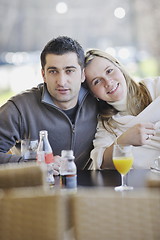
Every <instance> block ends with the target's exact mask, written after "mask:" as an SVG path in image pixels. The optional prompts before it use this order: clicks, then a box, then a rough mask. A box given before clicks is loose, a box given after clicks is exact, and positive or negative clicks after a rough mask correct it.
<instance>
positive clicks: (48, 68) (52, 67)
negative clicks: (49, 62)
mask: <svg viewBox="0 0 160 240" xmlns="http://www.w3.org/2000/svg"><path fill="white" fill-rule="evenodd" d="M50 69H57V68H56V67H48V68H47V70H50Z"/></svg>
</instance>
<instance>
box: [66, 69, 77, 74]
mask: <svg viewBox="0 0 160 240" xmlns="http://www.w3.org/2000/svg"><path fill="white" fill-rule="evenodd" d="M72 72H75V70H74V69H68V70H66V73H72Z"/></svg>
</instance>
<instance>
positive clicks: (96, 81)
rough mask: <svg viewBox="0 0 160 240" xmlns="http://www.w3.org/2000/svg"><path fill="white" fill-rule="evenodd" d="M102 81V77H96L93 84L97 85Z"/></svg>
mask: <svg viewBox="0 0 160 240" xmlns="http://www.w3.org/2000/svg"><path fill="white" fill-rule="evenodd" d="M100 82H101V80H100V79H95V80H94V81H93V85H94V86H96V85H97V84H99V83H100Z"/></svg>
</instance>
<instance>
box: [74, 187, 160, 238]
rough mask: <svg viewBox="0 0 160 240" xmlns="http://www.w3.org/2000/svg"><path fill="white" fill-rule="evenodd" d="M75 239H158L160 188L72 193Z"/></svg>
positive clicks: (159, 227) (159, 235)
mask: <svg viewBox="0 0 160 240" xmlns="http://www.w3.org/2000/svg"><path fill="white" fill-rule="evenodd" d="M72 215H73V216H72V218H73V224H74V234H75V239H76V240H84V239H87V240H100V239H102V240H104V239H106V240H107V239H108V240H124V239H128V240H143V239H144V240H158V239H160V192H159V191H157V190H153V189H152V190H148V191H147V190H145V191H142V190H139V191H133V192H126V193H124V192H123V193H118V192H115V191H114V190H111V191H109V190H108V189H107V191H106V189H99V190H98V189H91V190H90V189H84V190H82V191H80V190H79V191H78V193H77V194H76V195H74V196H73V197H72Z"/></svg>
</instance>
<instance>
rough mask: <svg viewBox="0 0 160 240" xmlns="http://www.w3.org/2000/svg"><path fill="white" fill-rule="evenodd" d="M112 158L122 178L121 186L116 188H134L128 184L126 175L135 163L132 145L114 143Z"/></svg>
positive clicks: (118, 189)
mask: <svg viewBox="0 0 160 240" xmlns="http://www.w3.org/2000/svg"><path fill="white" fill-rule="evenodd" d="M112 159H113V164H114V166H115V168H116V169H117V171H118V172H119V173H120V174H121V179H122V184H121V186H118V187H115V190H116V191H124V190H132V189H133V187H131V186H127V184H126V178H125V175H126V174H127V173H128V172H129V171H130V169H131V167H132V164H133V154H132V145H123V144H114V146H113V155H112Z"/></svg>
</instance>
